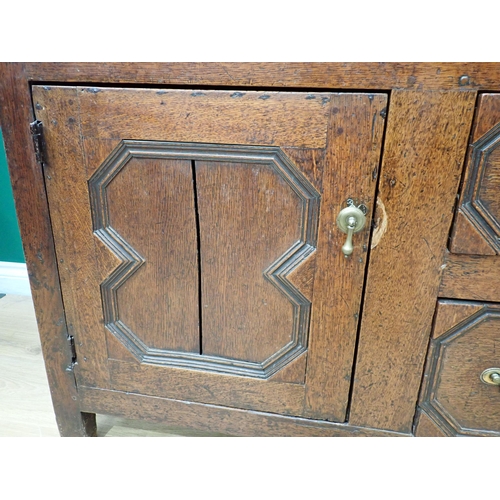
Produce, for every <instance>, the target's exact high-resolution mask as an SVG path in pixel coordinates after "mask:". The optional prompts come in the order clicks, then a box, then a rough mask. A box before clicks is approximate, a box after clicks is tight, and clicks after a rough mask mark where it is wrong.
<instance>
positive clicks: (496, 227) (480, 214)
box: [461, 123, 500, 254]
mask: <svg viewBox="0 0 500 500" xmlns="http://www.w3.org/2000/svg"><path fill="white" fill-rule="evenodd" d="M499 146H500V123H497V124H496V125H495V126H494V127H493V128H492V129H490V130H489V131H488V132H487V133H486V134H484V135H483V136H482V137H481V138H480V139H479V140H477V141H476V142H475V143H474V144H472V146H471V160H470V162H471V174H470V177H469V179H468V182H467V185H466V187H465V192H464V199H463V203H462V205H461V209H462V212H463V214H464V215H465V216H466V217H467V219H468V220H469V221H470V222H471V224H472V225H473V226H474V227H475V228H476V230H477V231H478V232H479V233H480V234H481V235H482V237H483V238H484V239H485V240H486V241H487V242H488V244H489V245H490V246H491V247H492V248H493V249H494V250H495V251H496V253H497V254H498V253H500V219H499V214H496V213H492V212H491V210H490V207H489V205H490V203H488V202H486V201H485V200H483V199H482V196H484V188H485V183H487V182H495V180H498V178H492V177H491V176H488V175H487V171H488V168H489V167H491V165H490V163H489V160H490V157H491V155H492V153H493V152H494V151H495V150H496V149H497V148H498V147H499ZM493 177H494V176H493Z"/></svg>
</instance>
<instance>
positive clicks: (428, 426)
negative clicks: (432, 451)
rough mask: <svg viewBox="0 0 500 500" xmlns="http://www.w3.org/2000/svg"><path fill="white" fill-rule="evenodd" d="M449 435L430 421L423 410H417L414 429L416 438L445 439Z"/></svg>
mask: <svg viewBox="0 0 500 500" xmlns="http://www.w3.org/2000/svg"><path fill="white" fill-rule="evenodd" d="M449 435H450V434H448V433H446V432H445V431H444V430H443V429H441V427H439V426H438V425H437V424H436V422H434V420H432V419H431V418H430V417H429V415H427V413H425V411H423V410H420V409H419V410H418V420H417V425H416V427H415V436H416V437H445V436H449Z"/></svg>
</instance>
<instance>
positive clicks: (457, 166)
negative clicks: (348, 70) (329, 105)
mask: <svg viewBox="0 0 500 500" xmlns="http://www.w3.org/2000/svg"><path fill="white" fill-rule="evenodd" d="M475 97H476V95H475V92H473V91H464V92H419V91H407V90H402V91H395V92H393V93H392V95H391V102H390V107H389V116H388V123H387V132H386V141H385V146H384V154H383V163H382V169H381V173H380V176H381V177H380V184H379V194H378V196H379V200H380V203H379V207H378V208H379V209H380V206H383V207H384V210H383V217H384V218H385V219H386V228H385V233H384V234H383V235H381V236H380V237H379V238H378V243H377V245H376V246H374V245H372V251H371V254H370V265H369V269H368V276H367V285H366V293H365V302H364V309H363V319H362V325H361V331H360V338H359V345H358V358H357V363H356V368H355V380H354V389H353V395H352V402H351V409H350V419H349V421H350V422H351V423H352V424H354V425H363V426H365V425H366V426H369V427H377V428H381V429H393V430H398V431H400V432H409V431H410V429H411V426H412V421H413V415H414V413H415V405H416V402H417V397H418V386H419V381H420V378H421V376H422V368H423V363H424V359H425V355H426V348H427V343H428V339H429V335H430V329H431V324H432V317H433V314H434V309H435V303H436V296H437V291H438V288H439V283H440V278H441V271H442V269H441V266H442V264H443V258H444V253H445V247H446V241H447V238H448V234H449V230H450V225H451V221H452V209H453V203H454V199H455V197H456V192H457V188H458V182H459V179H460V173H461V168H462V161H463V158H464V156H465V151H466V146H467V137H468V135H469V131H470V126H471V123H472V117H473V112H474V101H475ZM436 131H439V133H436ZM379 213H380V212H379ZM377 218H378V217H377V216H376V217H375V219H377Z"/></svg>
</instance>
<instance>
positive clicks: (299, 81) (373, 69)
mask: <svg viewBox="0 0 500 500" xmlns="http://www.w3.org/2000/svg"><path fill="white" fill-rule="evenodd" d="M24 69H25V77H26V78H27V79H29V80H32V81H45V82H47V81H55V82H64V81H67V82H109V83H115V84H116V83H129V84H149V85H192V86H196V85H208V86H210V85H217V86H219V85H224V86H230V87H256V86H257V87H258V86H260V87H292V88H295V87H302V88H327V89H339V90H340V89H345V90H351V89H361V90H364V89H378V90H390V89H411V90H452V89H462V88H465V89H471V88H472V89H490V90H498V89H499V83H498V82H499V81H500V64H499V63H494V62H491V63H411V62H410V63H399V62H390V63H387V62H373V63H345V62H344V63H308V62H298V63H297V62H287V63H140V64H138V63H106V64H105V65H103V64H102V63H26V64H25V65H24Z"/></svg>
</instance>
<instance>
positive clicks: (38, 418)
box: [0, 294, 217, 437]
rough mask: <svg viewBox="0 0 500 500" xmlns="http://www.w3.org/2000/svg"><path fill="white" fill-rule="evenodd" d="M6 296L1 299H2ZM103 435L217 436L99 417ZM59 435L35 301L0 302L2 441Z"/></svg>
mask: <svg viewBox="0 0 500 500" xmlns="http://www.w3.org/2000/svg"><path fill="white" fill-rule="evenodd" d="M0 296H1V294H0ZM97 430H98V435H99V436H101V437H102V436H107V437H119V436H122V437H129V436H142V437H147V436H151V437H154V436H156V437H160V436H169V437H182V436H209V435H210V436H217V434H207V433H204V432H196V431H189V430H182V429H177V428H168V427H166V426H161V425H156V424H150V423H148V422H143V421H134V420H125V419H121V418H115V417H111V416H107V415H98V416H97ZM7 436H13V437H37V436H40V437H42V436H47V437H49V436H53V437H56V436H59V432H58V430H57V425H56V421H55V417H54V412H53V409H52V402H51V399H50V392H49V387H48V383H47V376H46V374H45V368H44V364H43V357H42V350H41V347H40V340H39V337H38V330H37V325H36V320H35V311H34V309H33V302H32V300H31V297H25V296H21V295H5V296H4V297H1V298H0V437H7Z"/></svg>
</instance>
